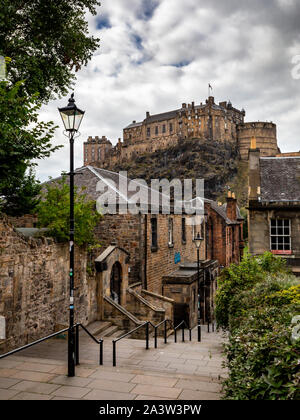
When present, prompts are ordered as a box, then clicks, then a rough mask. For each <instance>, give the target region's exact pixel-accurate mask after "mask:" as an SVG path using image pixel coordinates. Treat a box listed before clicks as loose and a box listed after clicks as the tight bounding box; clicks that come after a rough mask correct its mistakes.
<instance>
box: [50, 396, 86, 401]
mask: <svg viewBox="0 0 300 420" xmlns="http://www.w3.org/2000/svg"><path fill="white" fill-rule="evenodd" d="M52 400H57V401H62V400H74V401H75V400H80V398H69V397H53V398H51V401H52Z"/></svg>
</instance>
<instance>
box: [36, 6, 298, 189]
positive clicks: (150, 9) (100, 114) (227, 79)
mask: <svg viewBox="0 0 300 420" xmlns="http://www.w3.org/2000/svg"><path fill="white" fill-rule="evenodd" d="M87 19H88V22H89V31H90V34H93V35H94V36H96V37H99V38H100V39H101V45H100V48H99V49H98V50H97V51H96V52H95V53H94V56H93V57H92V59H91V61H90V62H89V64H88V65H87V66H86V67H84V68H82V69H81V70H80V71H79V72H78V73H77V81H76V85H75V88H74V92H75V100H76V104H77V106H78V107H79V108H81V109H83V110H85V116H84V119H83V121H82V124H81V127H80V132H81V136H80V137H78V138H77V139H76V144H75V166H76V167H81V166H82V165H83V163H82V162H83V143H84V141H86V139H87V137H88V136H93V137H94V136H103V135H105V136H107V138H109V139H110V140H111V142H112V143H113V144H116V142H117V140H118V138H119V137H121V138H122V133H123V128H124V127H126V126H127V125H128V124H130V123H131V122H132V121H133V120H136V121H142V120H143V119H144V118H145V117H146V111H149V112H150V113H151V114H156V113H159V112H166V111H170V110H173V109H178V108H180V107H181V104H182V103H183V102H187V103H191V102H192V101H194V102H195V104H199V103H200V102H204V101H205V99H206V98H207V96H208V83H210V84H211V85H212V87H213V92H212V95H213V96H214V97H215V102H216V103H218V102H221V101H226V100H227V101H228V100H231V102H232V104H233V106H234V107H235V108H238V109H241V108H244V109H245V110H246V118H245V121H273V122H274V123H276V124H277V134H278V144H279V147H280V149H281V151H282V152H288V151H299V150H300V136H299V117H300V95H299V92H300V27H299V22H300V2H299V1H298V0H263V1H262V0H251V1H250V0H226V1H224V0H209V1H201V0H184V1H182V0H126V1H125V0H113V1H111V0H103V1H102V5H101V7H99V9H98V13H97V15H96V16H92V15H89V14H87ZM67 100H68V96H66V97H65V98H62V99H59V100H55V101H51V102H50V103H49V104H47V106H44V107H43V108H42V110H41V115H40V117H41V119H42V120H44V121H48V120H53V121H54V122H55V123H56V124H57V125H59V126H60V128H59V129H57V130H56V133H55V137H54V139H53V143H54V144H64V148H62V149H60V150H59V151H57V152H55V153H54V154H52V156H51V157H50V158H47V159H44V160H40V161H38V167H37V170H36V175H37V178H38V179H40V180H41V181H45V180H47V179H48V177H49V176H52V177H56V176H59V175H60V173H61V171H63V170H65V171H67V170H68V162H69V147H68V139H67V138H66V137H64V136H63V127H62V122H61V120H60V116H59V114H58V111H57V107H59V106H65V105H67V102H68V101H67Z"/></svg>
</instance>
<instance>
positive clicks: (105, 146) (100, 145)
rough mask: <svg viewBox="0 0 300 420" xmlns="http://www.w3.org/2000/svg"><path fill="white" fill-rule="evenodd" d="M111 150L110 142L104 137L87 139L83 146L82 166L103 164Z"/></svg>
mask: <svg viewBox="0 0 300 420" xmlns="http://www.w3.org/2000/svg"><path fill="white" fill-rule="evenodd" d="M111 150H112V144H111V142H110V141H109V140H108V139H107V138H106V137H105V136H102V137H101V138H100V137H98V136H96V137H92V136H90V137H88V139H87V141H86V142H84V144H83V164H84V166H87V165H93V164H94V163H96V162H97V163H100V162H105V159H106V158H107V157H108V156H109V155H110V152H111Z"/></svg>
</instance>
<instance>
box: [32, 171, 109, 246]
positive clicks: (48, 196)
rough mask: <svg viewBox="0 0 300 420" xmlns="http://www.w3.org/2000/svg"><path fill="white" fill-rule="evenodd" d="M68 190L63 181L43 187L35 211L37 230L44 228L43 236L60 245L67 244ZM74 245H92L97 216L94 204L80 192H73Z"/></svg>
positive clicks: (82, 191)
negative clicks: (52, 238)
mask: <svg viewBox="0 0 300 420" xmlns="http://www.w3.org/2000/svg"><path fill="white" fill-rule="evenodd" d="M69 209H70V187H69V185H68V184H67V183H66V178H65V177H62V178H61V179H60V180H58V181H53V182H49V183H47V184H45V185H44V189H43V191H42V197H41V201H40V202H39V203H38V205H37V207H36V212H37V215H38V226H39V227H43V228H47V229H48V231H47V236H52V237H55V238H56V239H58V240H59V241H61V242H65V241H68V240H69V217H70V210H69ZM74 216H75V243H76V244H77V245H79V246H80V245H84V244H90V245H93V244H95V242H96V240H95V236H94V228H95V226H96V224H97V222H98V221H99V219H100V217H101V215H100V214H99V213H97V212H96V208H95V202H94V201H91V200H89V199H88V197H87V195H86V194H85V193H84V190H83V189H82V190H81V191H78V189H77V188H75V192H74Z"/></svg>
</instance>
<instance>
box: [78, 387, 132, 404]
mask: <svg viewBox="0 0 300 420" xmlns="http://www.w3.org/2000/svg"><path fill="white" fill-rule="evenodd" d="M135 397H136V395H135V394H129V393H125V392H113V391H105V390H103V389H93V390H92V391H91V392H89V393H88V394H86V395H85V396H84V398H83V399H84V400H119V401H122V400H134V399H135Z"/></svg>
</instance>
